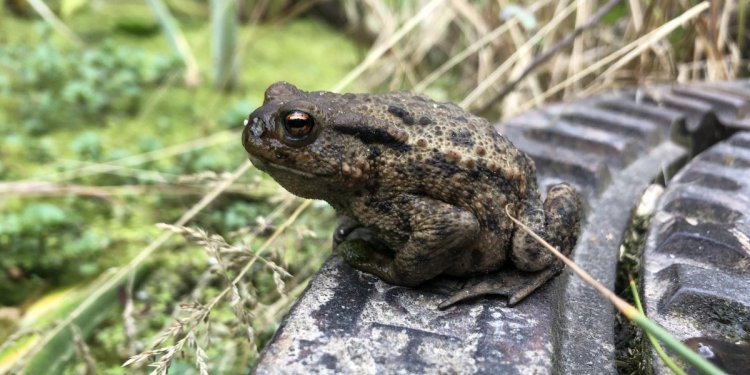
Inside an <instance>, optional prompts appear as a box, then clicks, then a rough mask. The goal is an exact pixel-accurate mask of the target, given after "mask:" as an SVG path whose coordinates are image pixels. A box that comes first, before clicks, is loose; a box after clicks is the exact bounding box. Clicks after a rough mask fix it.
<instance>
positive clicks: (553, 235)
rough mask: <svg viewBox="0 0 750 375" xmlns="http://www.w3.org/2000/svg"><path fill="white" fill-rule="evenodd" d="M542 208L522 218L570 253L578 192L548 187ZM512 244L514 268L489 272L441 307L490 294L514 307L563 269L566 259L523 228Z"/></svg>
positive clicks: (529, 208) (528, 210) (530, 208)
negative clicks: (558, 256) (561, 259)
mask: <svg viewBox="0 0 750 375" xmlns="http://www.w3.org/2000/svg"><path fill="white" fill-rule="evenodd" d="M541 208H543V209H540V207H538V206H536V207H534V206H527V207H525V208H524V210H523V211H522V212H521V214H520V217H519V218H518V219H519V220H520V221H521V222H522V223H524V224H526V225H527V226H528V227H529V228H530V229H531V230H532V231H534V232H535V233H536V234H538V235H539V236H541V237H542V238H544V239H545V240H546V241H547V242H549V243H550V244H551V245H552V246H555V247H556V248H557V249H558V250H560V252H562V253H563V254H565V255H568V254H570V252H571V251H572V250H573V246H574V245H575V243H576V240H577V238H578V233H579V231H580V221H581V216H580V215H581V200H580V197H579V196H578V193H577V192H576V191H575V189H573V187H572V186H570V185H568V184H558V185H554V186H552V187H550V189H549V190H548V192H547V199H546V200H545V201H544V204H543V205H542V207H541ZM512 246H513V248H512V250H511V260H512V262H513V266H514V269H513V270H502V271H500V272H498V273H495V274H491V275H488V276H487V277H485V278H484V279H483V280H482V281H480V282H479V283H477V284H475V285H472V286H470V287H468V288H465V289H463V290H461V291H459V292H458V293H456V294H454V295H452V296H451V297H450V298H448V299H447V300H445V301H443V302H442V303H441V304H440V306H439V308H441V309H444V308H446V307H448V306H451V305H453V304H455V303H457V302H460V301H463V300H466V299H469V298H473V297H477V296H481V295H486V294H496V295H504V296H507V297H508V305H510V306H512V305H514V304H516V303H518V302H520V301H521V300H523V299H524V298H526V297H527V296H528V295H529V294H531V293H532V292H534V291H535V290H536V289H538V288H539V287H540V286H542V285H544V283H545V282H547V281H548V280H549V279H551V278H552V277H554V276H555V275H556V274H558V273H559V272H560V271H561V270H562V269H563V264H562V262H561V261H559V260H557V259H556V258H555V256H554V254H552V253H551V252H549V251H548V250H547V249H545V248H543V246H542V245H541V244H539V243H538V242H536V240H535V239H534V238H532V237H531V236H530V235H528V234H527V233H526V232H525V231H523V230H522V229H520V228H517V229H516V230H515V232H514V235H513V245H512Z"/></svg>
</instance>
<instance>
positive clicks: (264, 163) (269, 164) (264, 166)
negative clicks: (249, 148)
mask: <svg viewBox="0 0 750 375" xmlns="http://www.w3.org/2000/svg"><path fill="white" fill-rule="evenodd" d="M248 157H249V158H250V161H251V162H252V163H253V165H254V166H255V167H256V168H258V169H260V170H262V171H264V172H266V173H268V174H270V175H271V176H274V175H275V173H274V172H280V173H286V174H293V175H297V176H300V177H306V178H319V177H329V176H331V175H332V174H325V173H320V174H317V173H311V172H306V171H301V170H299V169H294V168H290V167H287V166H285V165H282V164H278V163H274V162H273V161H270V160H268V159H263V158H260V157H258V156H255V155H253V154H248Z"/></svg>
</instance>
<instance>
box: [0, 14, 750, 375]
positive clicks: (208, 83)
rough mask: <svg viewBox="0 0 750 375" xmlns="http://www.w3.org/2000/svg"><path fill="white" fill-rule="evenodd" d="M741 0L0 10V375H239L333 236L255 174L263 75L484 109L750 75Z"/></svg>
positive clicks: (328, 221)
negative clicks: (251, 153) (253, 130)
mask: <svg viewBox="0 0 750 375" xmlns="http://www.w3.org/2000/svg"><path fill="white" fill-rule="evenodd" d="M747 3H748V2H747V1H746V0H737V1H714V2H711V3H708V2H698V1H693V0H623V1H614V0H612V1H606V2H605V1H596V0H578V1H575V0H560V1H551V0H537V1H519V2H515V1H505V0H494V1H490V0H476V1H469V0H430V1H428V0H413V1H389V0H364V1H352V0H340V1H335V0H330V1H291V0H288V1H271V0H210V1H207V0H184V1H182V0H180V1H177V0H142V1H139V0H127V1H105V0H53V1H40V0H4V1H3V2H2V5H0V373H6V372H9V373H16V372H26V373H37V374H38V373H65V374H68V373H70V374H74V373H75V374H77V373H86V374H100V373H104V374H120V373H134V372H135V373H139V372H144V373H148V372H152V373H155V374H163V373H166V371H167V370H169V371H170V372H171V373H173V374H177V373H180V374H183V373H184V374H192V373H201V374H205V373H209V372H211V373H219V374H221V373H232V374H233V373H246V372H247V371H248V370H249V369H250V368H251V367H252V365H253V363H254V361H255V360H256V359H257V356H258V352H259V351H260V350H261V349H262V348H263V346H264V344H265V343H266V342H267V341H268V340H269V339H270V337H271V336H272V335H273V333H274V331H275V329H276V328H277V327H278V325H279V322H280V321H281V319H282V317H283V315H284V313H285V312H286V311H287V310H288V308H289V307H290V305H291V304H292V303H293V302H294V300H295V298H296V297H297V296H298V295H299V294H300V293H301V292H302V291H303V290H304V288H305V287H306V285H307V283H308V282H309V281H310V279H311V277H312V276H313V275H314V273H315V272H316V270H317V269H318V268H319V267H320V266H321V264H322V263H323V262H324V261H325V259H326V258H327V257H328V256H330V236H331V233H332V230H333V226H334V214H333V212H332V211H331V209H330V208H329V207H327V205H325V204H323V203H320V202H310V201H304V200H301V199H298V198H296V197H294V196H291V195H290V194H288V193H287V192H285V191H284V190H283V189H281V188H280V187H279V186H278V185H277V184H276V183H275V182H273V181H272V180H271V179H269V178H268V177H267V176H264V175H263V174H261V173H259V172H258V171H257V170H255V169H253V168H252V167H251V166H250V164H249V163H248V162H247V161H246V156H245V151H244V150H243V149H242V146H241V143H240V133H241V130H242V121H243V119H244V118H245V117H246V116H247V114H249V113H250V112H251V111H252V110H253V109H254V108H255V107H257V106H258V105H260V103H261V101H262V95H263V91H264V90H265V88H266V87H267V86H268V85H269V84H271V83H273V82H275V81H279V80H286V81H289V82H292V83H294V84H295V85H297V86H299V87H301V88H303V89H305V90H333V91H339V92H344V91H370V92H382V91H389V90H394V89H408V90H413V91H417V92H421V93H424V94H426V95H429V96H431V97H433V98H436V99H439V100H451V101H455V102H457V103H460V105H461V106H463V107H464V108H467V109H469V110H473V111H475V112H479V113H481V114H483V115H485V116H487V117H488V118H490V119H494V120H499V119H502V118H507V117H509V116H512V115H513V114H516V113H518V112H520V111H522V110H525V109H528V108H531V107H533V106H537V105H540V104H542V103H544V102H547V101H553V100H561V99H562V100H564V99H570V98H574V97H577V96H582V95H592V94H594V93H596V92H599V91H602V90H610V89H613V88H618V87H623V86H635V85H649V84H656V83H660V82H668V83H672V82H686V81H693V80H728V79H734V78H737V77H743V76H745V77H746V76H748V72H749V71H750V65H749V64H748V55H749V54H750V53H748V51H750V48H749V47H748V46H750V37H748V33H747V31H746V30H747V23H748V21H747V8H748V4H747ZM158 223H168V224H158ZM126 362H127V367H123V366H122V365H123V363H126Z"/></svg>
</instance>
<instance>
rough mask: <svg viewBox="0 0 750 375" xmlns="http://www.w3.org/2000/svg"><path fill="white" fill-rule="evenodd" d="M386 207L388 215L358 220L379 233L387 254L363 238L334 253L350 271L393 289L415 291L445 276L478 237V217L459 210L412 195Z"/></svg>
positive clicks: (343, 245)
mask: <svg viewBox="0 0 750 375" xmlns="http://www.w3.org/2000/svg"><path fill="white" fill-rule="evenodd" d="M387 203H388V205H387V206H388V210H387V212H378V213H377V214H374V213H371V212H370V213H368V214H367V215H361V216H362V217H365V218H366V219H369V220H363V219H362V218H360V220H361V221H362V222H364V223H363V225H365V226H366V227H367V228H368V229H369V230H371V231H372V233H375V234H376V235H377V234H382V237H381V238H382V240H383V241H382V243H386V244H388V246H389V247H390V249H388V250H390V251H387V250H386V249H383V248H382V244H374V243H372V242H370V241H366V240H364V239H362V237H359V238H356V239H352V240H348V239H347V240H345V241H344V242H342V243H341V244H340V245H339V246H338V247H337V249H336V251H337V252H338V253H339V254H341V256H342V257H343V258H344V260H346V261H347V262H348V263H349V264H351V265H352V266H353V267H354V268H357V269H359V270H361V271H364V272H368V273H371V274H374V275H376V276H378V277H380V278H381V279H383V280H384V281H386V282H388V283H391V284H396V285H404V286H414V285H418V284H420V283H423V282H425V281H427V280H430V279H432V278H434V277H435V276H437V275H439V274H441V273H443V271H445V270H446V269H447V268H448V267H450V266H451V265H452V264H453V263H454V262H455V261H456V260H457V259H458V258H459V257H460V256H461V255H462V254H463V252H464V251H468V250H469V249H470V247H471V244H472V242H473V241H475V239H476V237H477V234H478V233H479V222H478V221H477V219H476V217H475V216H474V215H473V214H472V213H471V212H469V211H467V210H465V209H463V208H460V207H456V206H452V205H449V204H446V203H444V202H441V201H437V200H434V199H431V198H425V197H416V196H405V197H400V198H399V199H393V200H389V201H388V202H387ZM368 204H369V205H370V207H373V206H377V205H376V204H375V205H374V204H373V202H371V201H370V202H368Z"/></svg>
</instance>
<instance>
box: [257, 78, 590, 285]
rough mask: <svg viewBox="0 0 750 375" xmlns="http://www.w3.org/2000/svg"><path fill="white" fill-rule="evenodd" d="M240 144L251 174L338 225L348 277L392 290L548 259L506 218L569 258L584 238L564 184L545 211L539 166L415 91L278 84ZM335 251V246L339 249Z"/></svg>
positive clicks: (483, 124)
mask: <svg viewBox="0 0 750 375" xmlns="http://www.w3.org/2000/svg"><path fill="white" fill-rule="evenodd" d="M290 111H301V112H304V113H306V114H309V116H310V117H311V119H312V120H314V125H313V130H312V131H311V132H310V134H309V135H308V136H306V137H303V138H304V139H302V140H300V139H295V140H292V141H293V142H290V141H289V138H290V136H289V134H288V131H287V130H285V129H286V128H285V125H284V118H285V116H286V115H287V114H288V113H290ZM242 141H243V145H244V146H245V149H246V150H247V151H248V153H249V155H250V159H251V160H252V161H253V163H254V164H255V166H256V167H258V168H259V169H261V170H263V171H265V172H267V173H268V174H270V175H271V176H272V177H273V178H274V179H276V181H278V182H279V183H280V184H281V185H282V186H284V187H285V188H286V189H287V190H289V191H290V192H292V193H294V194H297V195H299V196H302V197H306V198H314V199H323V200H326V201H328V202H329V203H330V204H331V205H332V206H333V207H334V208H335V209H336V211H337V212H338V213H339V214H340V215H342V216H344V218H343V219H342V221H341V224H340V226H339V229H337V233H336V234H335V236H334V237H335V244H338V243H339V242H346V241H347V240H351V241H349V242H352V243H355V245H356V244H357V241H358V240H359V241H360V244H362V241H364V242H363V243H364V244H365V245H368V244H369V245H371V246H369V245H368V246H347V247H344V251H339V252H340V253H341V254H342V256H344V258H345V259H346V260H347V261H348V262H349V263H350V264H351V265H352V266H354V267H356V268H358V269H361V270H363V271H366V272H370V273H373V274H375V275H377V276H379V277H380V278H382V279H384V280H385V281H387V282H390V283H393V284H398V285H407V286H412V285H417V284H419V283H422V282H424V281H426V280H429V279H431V278H433V277H435V276H437V275H439V274H443V273H445V274H449V275H454V276H469V275H476V274H482V273H487V272H490V271H495V270H497V269H499V268H500V267H501V266H503V265H505V264H506V263H507V262H508V261H509V260H510V261H512V264H513V265H514V266H515V267H516V268H517V269H520V270H524V271H539V270H542V269H545V268H547V267H548V266H550V265H551V264H553V262H554V259H553V256H552V255H551V254H549V253H548V252H547V251H546V250H544V249H542V248H541V247H540V246H539V245H538V244H537V243H536V242H535V241H533V240H532V239H531V238H528V237H527V236H526V235H525V234H524V232H523V231H521V230H516V229H515V226H514V224H513V223H512V222H511V221H510V219H508V218H507V217H506V215H505V207H506V205H509V210H510V212H511V214H513V215H514V216H515V217H517V218H519V219H520V220H521V221H523V222H525V223H527V224H528V225H530V226H531V227H532V229H534V230H535V231H536V232H537V233H539V234H541V235H542V236H544V237H545V239H547V240H548V241H550V242H551V243H552V244H553V245H555V246H558V248H560V249H561V250H562V251H563V252H564V253H570V250H571V249H572V247H573V245H574V244H575V241H576V237H577V234H578V231H579V221H580V211H581V206H580V201H579V198H578V195H577V193H576V192H575V190H574V189H573V188H572V187H571V186H570V185H568V184H559V185H555V186H553V187H552V188H550V191H549V192H548V197H547V199H546V201H545V202H544V203H543V202H542V201H541V200H540V198H539V192H538V191H537V182H536V176H535V167H534V162H533V161H532V160H531V159H530V158H529V157H528V156H526V155H525V154H524V153H522V152H521V151H519V150H518V149H516V148H515V147H514V146H513V145H512V144H511V143H510V141H508V140H507V139H506V138H505V137H503V136H502V135H499V134H496V133H495V131H494V130H493V128H492V126H491V125H490V124H489V123H488V121H487V120H485V119H482V118H479V117H476V116H473V115H471V114H469V113H467V112H465V111H463V110H462V109H461V108H459V107H457V106H456V105H454V104H451V103H438V102H434V101H432V100H430V99H426V98H424V97H420V96H417V95H414V94H411V93H405V92H394V93H388V94H374V95H373V94H343V95H342V94H335V93H330V92H304V91H301V90H299V89H297V88H296V87H294V86H292V85H291V84H288V83H284V82H280V83H276V84H273V85H271V86H270V87H269V88H268V90H267V91H266V95H265V101H264V104H263V106H261V107H260V108H258V109H257V110H256V111H255V112H253V113H252V114H251V115H250V117H249V118H248V121H247V125H246V127H245V131H244V133H243V136H242ZM340 248H342V247H341V246H340Z"/></svg>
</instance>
